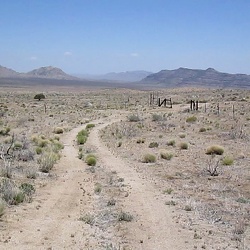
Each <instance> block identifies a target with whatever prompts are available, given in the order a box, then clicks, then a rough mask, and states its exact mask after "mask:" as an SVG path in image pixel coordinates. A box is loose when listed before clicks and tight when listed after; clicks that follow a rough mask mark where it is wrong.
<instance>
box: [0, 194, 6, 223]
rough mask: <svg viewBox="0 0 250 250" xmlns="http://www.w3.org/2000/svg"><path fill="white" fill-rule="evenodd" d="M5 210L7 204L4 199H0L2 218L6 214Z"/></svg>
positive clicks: (0, 214)
mask: <svg viewBox="0 0 250 250" xmlns="http://www.w3.org/2000/svg"><path fill="white" fill-rule="evenodd" d="M4 212H5V204H4V201H3V200H2V199H0V218H1V217H2V216H3V215H4Z"/></svg>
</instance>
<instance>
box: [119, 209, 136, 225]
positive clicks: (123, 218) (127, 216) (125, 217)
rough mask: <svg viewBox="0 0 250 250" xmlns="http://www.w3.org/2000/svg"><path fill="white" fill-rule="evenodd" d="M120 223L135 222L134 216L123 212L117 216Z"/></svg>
mask: <svg viewBox="0 0 250 250" xmlns="http://www.w3.org/2000/svg"><path fill="white" fill-rule="evenodd" d="M117 219H118V221H126V222H130V221H132V220H133V216H132V215H131V214H129V213H126V212H123V211H121V212H120V213H119V214H118V216H117Z"/></svg>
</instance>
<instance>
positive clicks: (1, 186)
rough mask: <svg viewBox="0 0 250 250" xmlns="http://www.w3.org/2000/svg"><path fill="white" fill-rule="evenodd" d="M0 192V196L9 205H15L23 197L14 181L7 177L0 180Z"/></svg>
mask: <svg viewBox="0 0 250 250" xmlns="http://www.w3.org/2000/svg"><path fill="white" fill-rule="evenodd" d="M0 194H1V197H0V198H2V199H3V200H4V201H6V202H7V203H8V204H10V205H17V204H19V203H21V202H23V201H24V198H25V194H24V193H23V192H22V191H21V190H20V189H19V188H18V187H17V186H16V184H15V182H14V181H12V180H10V179H8V178H4V179H2V180H1V183H0Z"/></svg>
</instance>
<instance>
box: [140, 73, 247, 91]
mask: <svg viewBox="0 0 250 250" xmlns="http://www.w3.org/2000/svg"><path fill="white" fill-rule="evenodd" d="M141 82H143V83H146V84H154V85H162V86H164V87H181V86H200V87H218V88H229V87H232V88H250V75H246V74H229V73H222V72H219V71H217V70H215V69H213V68H208V69H206V70H202V69H187V68H179V69H175V70H161V71H160V72H158V73H155V74H151V75H149V76H147V77H146V78H144V79H143V80H142V81H141Z"/></svg>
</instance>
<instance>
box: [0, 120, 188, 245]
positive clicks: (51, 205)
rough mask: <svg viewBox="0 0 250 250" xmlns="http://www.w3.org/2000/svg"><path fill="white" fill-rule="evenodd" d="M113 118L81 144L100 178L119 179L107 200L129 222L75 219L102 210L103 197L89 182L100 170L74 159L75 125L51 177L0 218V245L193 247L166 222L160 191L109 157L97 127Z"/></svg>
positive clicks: (121, 161) (125, 164) (167, 212)
mask: <svg viewBox="0 0 250 250" xmlns="http://www.w3.org/2000/svg"><path fill="white" fill-rule="evenodd" d="M118 118H119V119H120V117H119V116H118V117H113V118H112V117H110V118H105V119H101V120H99V121H96V126H95V127H94V128H93V130H92V131H91V133H90V136H89V139H88V142H87V143H86V147H89V148H92V149H93V150H94V151H95V154H96V155H97V157H98V164H99V165H100V169H101V170H102V171H103V174H105V176H106V177H107V176H109V175H110V172H112V173H115V175H116V176H117V177H119V178H123V179H124V182H123V185H122V186H119V189H121V190H122V192H120V193H118V194H117V197H115V196H114V194H112V197H111V196H110V197H108V198H115V199H116V200H117V207H115V208H114V209H117V211H116V212H117V213H119V211H125V212H128V213H130V214H131V215H132V216H133V220H132V221H131V222H125V221H121V222H118V221H117V220H116V221H115V222H114V221H113V224H112V225H110V226H109V227H108V228H106V229H105V223H102V225H101V226H100V223H99V224H98V221H97V222H96V225H95V223H93V225H89V224H91V223H89V224H86V223H84V222H83V221H81V220H79V219H80V218H81V217H82V216H83V215H84V214H87V213H91V214H95V215H97V214H100V211H101V212H102V211H103V210H102V209H103V206H104V203H103V199H102V198H101V195H96V194H95V193H94V185H95V183H96V182H100V183H102V181H103V179H102V177H103V176H104V175H103V174H101V172H100V170H99V172H100V174H98V172H97V173H95V174H93V173H91V172H89V171H86V169H87V166H86V164H85V163H84V162H83V161H82V160H80V159H78V158H77V154H78V149H77V147H76V146H75V145H74V139H75V137H76V134H77V132H78V131H79V130H80V129H81V128H76V129H74V130H72V131H70V132H69V133H68V134H65V135H64V137H63V139H62V141H63V143H64V145H65V148H64V150H63V153H62V155H63V156H62V158H61V160H60V162H59V163H58V164H57V165H56V166H55V169H54V170H53V171H54V172H53V173H54V174H56V177H52V180H50V181H48V182H46V185H44V187H42V188H40V189H38V191H37V193H36V195H35V197H34V201H33V202H32V203H28V204H24V205H20V206H18V207H13V208H12V209H11V210H12V211H10V212H9V213H8V214H7V215H6V216H5V217H4V221H3V222H2V223H1V224H2V225H3V228H1V237H0V240H1V241H0V249H93V250H94V249H143V250H147V249H148V250H152V249H156V250H158V249H159V250H162V249H169V250H174V249H175V250H179V249H193V248H192V246H191V245H192V242H191V241H192V239H191V238H190V237H191V235H190V234H189V233H187V232H185V231H182V230H179V229H178V227H177V226H176V224H175V223H174V222H173V221H172V214H173V208H170V207H167V206H166V205H164V200H163V199H162V194H161V193H160V192H159V191H158V190H156V189H155V187H154V185H153V184H152V183H150V182H148V181H147V178H144V177H143V176H142V175H141V174H140V173H138V172H137V170H136V166H135V165H134V163H131V162H129V159H128V160H126V161H125V160H124V159H121V158H119V157H117V156H115V155H113V154H112V153H111V152H110V151H109V150H108V148H107V147H106V146H105V145H104V143H103V142H102V141H101V140H100V138H99V136H98V133H99V131H100V130H101V129H102V128H104V127H105V126H107V125H108V124H111V123H113V122H115V121H116V120H117V119H118ZM98 178H99V179H98ZM104 186H105V185H104ZM106 187H107V185H106ZM124 194H126V195H124ZM104 195H105V192H104ZM106 195H107V196H108V195H109V193H108V192H106ZM105 211H109V210H105ZM110 211H111V210H110ZM112 211H115V210H112ZM114 214H115V213H114ZM102 215H103V214H102ZM112 218H114V216H113V217H112ZM111 242H114V244H110V243H111ZM105 244H106V246H105ZM119 247H120V248H119Z"/></svg>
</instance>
